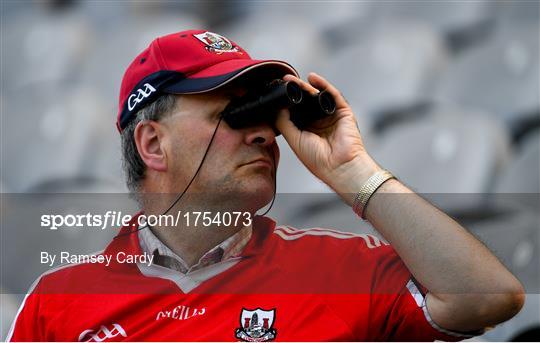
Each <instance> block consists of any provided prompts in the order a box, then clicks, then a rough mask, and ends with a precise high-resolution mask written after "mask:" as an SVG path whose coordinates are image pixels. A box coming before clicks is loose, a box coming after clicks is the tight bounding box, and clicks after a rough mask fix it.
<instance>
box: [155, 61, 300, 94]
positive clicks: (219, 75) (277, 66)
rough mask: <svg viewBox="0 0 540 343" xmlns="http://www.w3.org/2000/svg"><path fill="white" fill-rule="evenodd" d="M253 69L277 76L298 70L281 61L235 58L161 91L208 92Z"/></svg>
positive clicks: (296, 74)
mask: <svg viewBox="0 0 540 343" xmlns="http://www.w3.org/2000/svg"><path fill="white" fill-rule="evenodd" d="M255 70H258V71H259V70H264V71H269V72H271V75H274V77H278V78H279V77H283V76H284V75H286V74H292V75H295V76H298V72H297V71H296V70H295V69H294V68H293V67H292V66H291V65H289V64H288V63H286V62H283V61H278V60H248V59H236V60H228V61H224V62H221V63H218V64H215V65H213V66H211V67H208V68H206V69H204V70H201V71H199V72H197V73H194V74H192V75H189V76H188V77H187V78H185V79H183V80H180V81H178V82H176V83H174V84H171V85H168V86H166V87H164V88H163V91H165V92H167V93H172V94H197V93H205V92H210V91H213V90H215V89H218V88H220V87H223V86H224V85H226V84H228V83H230V82H231V81H233V80H236V79H238V78H239V77H241V76H243V75H246V74H247V73H250V72H253V71H255ZM269 75H270V74H269Z"/></svg>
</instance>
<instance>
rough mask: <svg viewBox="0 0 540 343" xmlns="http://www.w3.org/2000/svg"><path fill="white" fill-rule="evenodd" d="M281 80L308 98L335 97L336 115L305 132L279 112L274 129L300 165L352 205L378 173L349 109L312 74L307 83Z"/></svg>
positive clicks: (339, 96)
mask: <svg viewBox="0 0 540 343" xmlns="http://www.w3.org/2000/svg"><path fill="white" fill-rule="evenodd" d="M283 79H284V80H285V81H294V82H296V83H298V84H299V85H300V86H301V87H302V88H303V89H304V90H306V91H308V92H309V93H311V94H316V93H317V92H319V91H322V90H326V91H328V92H329V93H330V94H331V95H332V96H333V97H334V99H335V101H336V113H335V114H334V115H333V116H331V117H328V118H324V119H321V120H319V121H317V122H316V123H315V124H314V125H313V126H312V127H310V128H309V129H308V130H304V131H300V130H299V129H298V128H297V127H296V126H295V125H294V124H293V123H292V122H291V121H290V120H289V111H288V110H283V111H281V112H280V114H279V117H278V120H277V123H276V126H277V128H278V130H280V131H281V133H282V134H283V137H284V138H285V139H286V140H287V142H288V143H289V145H290V147H291V148H292V150H293V151H294V153H295V154H296V156H297V157H298V158H299V159H300V161H302V163H304V165H305V166H306V167H307V168H308V169H309V170H310V171H311V172H312V173H313V174H314V175H315V176H317V177H318V178H319V179H320V180H322V181H323V182H325V183H326V184H327V185H329V186H330V187H331V188H333V189H334V190H335V191H336V192H337V193H338V194H340V195H341V196H342V197H343V198H344V200H345V201H346V202H347V203H349V204H351V203H352V200H353V199H352V194H354V193H356V192H357V191H358V190H359V189H360V187H361V185H362V184H363V183H364V182H365V181H366V180H367V179H368V178H369V177H370V176H371V175H372V174H373V173H375V172H376V171H378V170H380V167H379V166H377V164H376V163H375V162H374V161H373V159H372V158H371V157H370V156H369V155H368V153H367V152H366V150H365V148H364V143H363V142H362V137H361V135H360V131H359V129H358V125H357V123H356V118H355V116H354V113H353V111H352V109H351V107H350V106H349V104H348V103H347V101H346V100H345V98H344V97H343V95H342V94H341V93H340V92H339V91H338V90H337V89H336V88H335V87H334V86H333V85H332V84H330V83H329V82H328V81H326V80H325V79H324V78H323V77H321V76H319V75H317V74H315V73H310V74H309V76H308V81H309V83H307V82H305V81H303V80H301V79H299V78H297V77H295V76H293V75H286V76H285V77H284V78H283ZM351 180H354V182H351Z"/></svg>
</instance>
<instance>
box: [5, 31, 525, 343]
mask: <svg viewBox="0 0 540 343" xmlns="http://www.w3.org/2000/svg"><path fill="white" fill-rule="evenodd" d="M275 78H283V80H285V81H291V82H296V83H298V84H299V85H301V87H302V88H303V89H304V90H306V91H308V92H309V93H311V94H316V93H317V92H318V91H320V90H326V91H328V92H329V93H330V94H331V95H332V96H333V97H334V99H335V101H336V113H335V115H334V116H332V117H329V118H326V119H323V120H320V121H318V122H316V123H314V124H313V125H312V126H311V127H309V128H308V130H304V131H300V130H299V129H298V128H297V127H296V126H295V125H294V124H293V123H292V122H291V121H290V120H289V111H288V110H286V109H283V110H281V111H280V112H279V114H278V116H277V120H276V122H275V123H273V122H261V123H259V124H256V125H252V126H249V127H245V128H241V129H232V128H231V127H230V126H228V124H227V123H226V122H225V121H223V118H222V117H221V113H222V112H223V110H224V109H225V107H226V106H227V105H228V104H229V102H230V101H231V99H235V98H237V97H241V96H242V95H244V94H245V93H246V92H249V91H250V90H252V88H253V87H257V86H260V84H264V83H267V82H268V81H270V80H272V79H275ZM120 93H121V94H120V110H119V115H118V121H117V126H118V129H119V131H120V132H121V133H122V142H123V149H124V158H125V161H124V164H125V169H126V174H127V181H128V185H129V187H130V189H131V190H132V191H133V192H134V194H135V195H136V197H137V199H138V200H139V202H140V204H141V208H142V213H140V214H139V215H138V216H136V217H134V218H133V220H132V221H131V223H130V224H129V225H127V226H126V227H124V228H122V230H121V231H120V233H119V234H118V236H117V237H116V238H115V239H114V240H113V242H112V243H111V244H110V245H109V246H108V247H107V249H106V250H105V251H104V252H103V253H101V254H100V255H103V256H116V261H113V263H112V264H111V265H108V266H106V265H104V264H103V263H101V264H100V263H84V264H79V265H67V266H63V267H60V268H58V269H57V270H53V271H51V272H48V273H47V274H46V275H44V276H42V277H41V278H39V279H38V280H37V281H36V283H35V285H34V286H33V287H32V291H31V292H30V295H28V296H27V298H26V299H25V301H24V303H23V305H22V309H21V311H20V313H19V314H18V316H17V319H16V321H15V323H14V326H13V328H12V330H11V333H10V336H8V339H9V340H49V341H51V340H71V341H74V340H79V341H102V340H138V341H147V340H203V341H228V340H244V341H271V340H287V341H302V340H349V341H350V340H370V341H374V340H435V339H442V340H459V339H463V338H466V337H471V336H472V335H474V334H479V333H481V332H483V330H484V329H486V328H488V327H491V326H493V325H496V324H498V323H500V322H502V321H505V320H507V319H509V318H511V317H512V316H514V315H515V314H516V313H517V312H518V311H519V309H520V308H521V306H522V305H523V301H524V295H523V288H522V286H521V284H520V283H519V281H517V280H516V279H515V278H514V276H513V275H512V274H511V273H510V272H509V271H508V270H507V269H506V268H505V267H504V266H503V265H502V264H501V263H500V262H499V261H498V260H497V259H496V258H495V257H494V256H493V255H492V254H491V253H490V252H489V251H488V250H487V249H486V248H485V247H484V246H483V245H482V244H481V243H480V242H479V241H477V240H476V239H475V238H474V237H473V236H471V235H470V234H469V233H468V232H467V231H466V230H465V229H463V228H462V227H461V226H460V225H459V224H458V223H456V222H455V221H453V220H452V219H450V218H449V217H448V216H447V215H445V214H444V213H442V212H441V211H439V210H438V209H437V208H435V207H434V206H432V205H431V204H429V203H428V202H426V201H425V200H423V199H422V198H421V197H419V196H418V195H416V194H414V193H413V192H412V191H411V190H409V189H408V188H407V187H406V186H404V185H403V184H402V183H401V182H399V181H398V180H396V179H395V178H394V177H393V176H392V175H391V174H390V173H389V172H386V171H384V170H383V169H382V168H381V167H380V166H378V165H377V164H376V163H375V162H374V161H373V159H372V158H371V157H370V156H369V154H368V152H367V151H366V150H365V149H364V145H363V142H362V138H361V135H360V132H359V130H358V128H357V125H356V122H355V116H354V114H353V112H352V109H351V108H350V107H349V105H348V104H347V102H346V101H345V99H344V98H343V97H342V95H341V94H340V92H339V91H338V90H337V89H336V88H335V87H334V86H333V85H332V84H330V83H329V82H328V81H326V80H325V79H324V78H322V77H321V76H319V75H317V74H314V73H312V74H310V75H309V77H308V82H305V81H302V80H301V79H299V78H298V75H297V73H296V71H295V70H294V69H293V68H292V67H291V66H289V65H288V64H286V63H284V62H280V61H255V60H252V59H251V58H250V57H249V55H248V54H247V53H246V52H245V51H244V50H243V49H242V48H240V47H239V46H238V45H236V44H235V43H234V42H232V41H230V40H228V39H227V38H225V37H223V36H220V35H217V34H215V33H211V32H207V31H201V30H192V31H184V32H179V33H175V34H171V35H168V36H164V37H160V38H158V39H156V40H154V41H153V42H152V43H151V44H150V46H149V47H148V48H147V49H146V50H145V51H143V52H142V53H141V54H140V55H139V56H137V58H135V60H134V61H133V62H132V63H131V65H130V66H129V67H128V69H127V71H126V73H125V75H124V79H123V82H122V88H121V92H120ZM251 115H253V116H257V115H258V114H257V113H252V114H251ZM276 132H280V133H281V134H283V136H284V137H285V139H286V141H287V143H288V144H289V146H290V147H291V149H293V151H294V152H295V154H296V155H297V156H298V158H299V159H300V160H301V161H302V162H303V163H304V165H305V166H306V167H307V168H308V169H309V170H310V171H311V172H312V173H313V174H314V175H315V176H317V177H318V178H319V179H320V180H322V181H324V182H325V183H326V184H327V185H328V186H329V187H331V188H332V189H333V190H334V191H335V192H336V193H337V194H339V195H340V196H341V197H342V198H343V200H344V202H345V203H347V204H348V205H349V206H351V207H352V210H354V211H355V212H356V213H357V214H358V215H359V216H361V217H363V218H365V219H367V220H368V221H369V222H370V223H371V224H372V225H373V226H374V227H375V228H376V229H377V230H378V231H379V232H380V233H381V235H382V236H383V237H384V238H385V240H381V239H379V238H377V237H375V236H371V235H355V234H350V233H343V232H339V231H333V230H326V229H320V228H316V229H309V230H298V229H294V228H290V227H280V226H276V224H275V223H274V222H273V221H272V220H271V219H270V218H267V217H263V216H256V215H255V213H256V211H258V210H259V209H261V208H262V207H263V206H265V205H266V204H268V203H269V202H270V201H271V200H272V197H273V195H274V192H275V177H276V169H277V165H278V161H279V149H278V147H277V144H276V140H275V136H276ZM199 211H202V212H207V213H208V215H206V214H203V215H202V218H199V219H200V220H198V221H196V220H195V216H196V215H197V212H199ZM161 214H173V215H175V216H176V215H177V214H181V215H180V216H177V217H176V218H180V219H181V220H180V221H177V222H176V223H170V222H169V223H162V224H156V225H146V224H145V222H144V221H140V220H139V218H143V216H145V217H147V218H150V217H151V216H152V215H155V216H156V217H157V216H159V215H161ZM235 215H236V219H235V220H231V218H233V217H234V216H235ZM216 216H217V217H216ZM216 218H217V219H216ZM225 221H227V224H224V223H225ZM358 225H362V222H361V221H360V220H359V224H358ZM509 229H511V228H509ZM386 241H388V242H389V243H390V244H391V245H389V244H388V243H387V242H386ZM119 253H120V254H123V255H122V256H124V255H131V256H152V257H153V261H152V263H149V264H146V263H142V262H140V261H139V262H137V263H131V264H129V263H127V264H126V263H123V262H122V261H120V260H118V256H119ZM113 260H114V259H113Z"/></svg>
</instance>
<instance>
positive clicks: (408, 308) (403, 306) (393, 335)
mask: <svg viewBox="0 0 540 343" xmlns="http://www.w3.org/2000/svg"><path fill="white" fill-rule="evenodd" d="M380 249H381V251H380V253H381V254H380V255H379V258H377V260H376V261H375V263H376V265H375V268H374V274H373V279H372V292H371V299H370V318H369V330H368V331H369V334H370V336H371V338H372V340H374V341H379V340H386V341H434V340H442V341H459V340H463V339H466V338H471V337H474V336H475V335H476V334H466V333H459V332H454V331H450V330H445V329H444V328H442V327H440V326H439V325H437V324H436V323H435V322H434V321H433V320H432V318H431V316H430V315H429V312H428V309H427V306H426V291H427V290H426V289H425V288H424V287H423V286H422V285H420V284H419V283H418V282H417V281H416V280H415V279H414V278H413V276H412V274H411V273H410V272H409V270H408V269H407V267H406V266H405V265H404V263H403V262H402V261H401V259H400V258H399V256H398V255H397V253H396V252H395V251H394V250H393V249H392V248H391V247H390V246H386V247H381V248H380Z"/></svg>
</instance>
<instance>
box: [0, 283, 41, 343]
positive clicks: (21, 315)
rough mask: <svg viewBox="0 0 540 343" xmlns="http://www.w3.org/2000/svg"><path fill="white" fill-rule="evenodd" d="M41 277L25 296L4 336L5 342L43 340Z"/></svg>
mask: <svg viewBox="0 0 540 343" xmlns="http://www.w3.org/2000/svg"><path fill="white" fill-rule="evenodd" d="M40 281H41V279H38V280H37V281H36V282H35V283H34V285H33V286H32V287H31V288H30V291H29V293H28V294H27V295H26V296H25V298H24V300H23V302H22V304H21V306H20V307H19V310H18V312H17V315H16V316H15V319H14V321H13V324H12V325H11V328H10V330H9V332H8V335H7V337H6V341H7V342H29V341H33V342H35V341H45V340H46V339H45V337H44V336H43V334H42V332H43V331H42V329H43V325H42V324H43V323H42V317H41V315H40V307H41V295H40V293H41V292H40V291H39V289H40V287H41V282H40Z"/></svg>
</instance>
